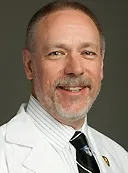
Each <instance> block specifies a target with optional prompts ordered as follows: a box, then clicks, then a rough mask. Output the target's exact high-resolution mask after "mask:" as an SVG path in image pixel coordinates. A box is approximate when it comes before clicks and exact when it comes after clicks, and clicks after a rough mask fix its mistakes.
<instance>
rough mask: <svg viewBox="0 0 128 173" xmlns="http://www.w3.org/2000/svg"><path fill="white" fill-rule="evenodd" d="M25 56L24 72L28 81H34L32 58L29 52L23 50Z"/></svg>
mask: <svg viewBox="0 0 128 173" xmlns="http://www.w3.org/2000/svg"><path fill="white" fill-rule="evenodd" d="M22 56H23V64H24V70H25V74H26V77H27V78H28V80H32V79H33V70H32V56H31V53H30V51H29V50H27V49H23V51H22Z"/></svg>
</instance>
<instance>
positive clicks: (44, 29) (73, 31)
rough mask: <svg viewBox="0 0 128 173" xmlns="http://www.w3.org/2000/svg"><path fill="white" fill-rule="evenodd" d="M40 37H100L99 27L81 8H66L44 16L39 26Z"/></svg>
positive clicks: (38, 33)
mask: <svg viewBox="0 0 128 173" xmlns="http://www.w3.org/2000/svg"><path fill="white" fill-rule="evenodd" d="M37 35H38V37H39V39H41V38H42V39H44V38H45V39H47V41H48V40H49V39H50V38H54V39H57V38H60V37H61V39H62V37H63V38H64V37H65V39H66V40H67V39H68V38H69V39H70V38H72V39H73V38H79V37H81V38H82V37H84V38H85V37H86V38H90V39H92V38H93V39H94V38H95V39H99V32H98V29H97V27H96V25H95V23H94V22H93V20H92V19H91V18H90V17H89V16H88V15H86V14H85V13H83V12H81V11H79V10H73V9H65V10H60V11H56V12H54V13H50V14H49V15H48V16H46V17H44V18H42V19H41V20H40V21H39V23H38V27H37Z"/></svg>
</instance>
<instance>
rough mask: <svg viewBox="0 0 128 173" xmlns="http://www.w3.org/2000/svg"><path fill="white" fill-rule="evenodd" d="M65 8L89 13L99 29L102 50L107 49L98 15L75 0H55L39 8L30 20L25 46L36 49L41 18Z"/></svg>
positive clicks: (31, 49) (32, 49)
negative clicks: (37, 31)
mask: <svg viewBox="0 0 128 173" xmlns="http://www.w3.org/2000/svg"><path fill="white" fill-rule="evenodd" d="M64 9H74V10H78V11H81V12H83V13H85V14H86V15H88V16H89V17H90V18H91V19H92V21H93V22H94V24H95V25H96V27H97V29H98V31H99V35H100V44H101V46H100V47H101V48H100V49H101V52H102V51H103V50H105V38H104V34H103V31H102V28H101V26H100V24H99V21H98V19H97V17H96V16H95V14H94V13H92V11H91V10H90V9H89V8H88V7H87V6H85V5H84V4H81V3H79V2H77V1H74V0H57V1H53V2H51V3H49V4H47V5H45V6H43V7H42V8H41V9H39V10H38V11H37V12H36V13H35V14H34V15H33V17H32V18H31V20H30V21H29V24H28V27H27V31H26V41H25V48H27V49H29V50H30V51H34V47H35V46H36V27H37V26H38V23H39V21H40V20H41V19H42V18H43V17H46V16H47V15H49V14H51V13H53V12H56V11H59V10H64Z"/></svg>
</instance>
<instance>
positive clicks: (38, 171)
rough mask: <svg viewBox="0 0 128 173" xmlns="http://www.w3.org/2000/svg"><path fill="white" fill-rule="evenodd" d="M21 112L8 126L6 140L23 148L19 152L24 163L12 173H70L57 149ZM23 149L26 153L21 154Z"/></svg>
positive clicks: (22, 111) (22, 110)
mask: <svg viewBox="0 0 128 173" xmlns="http://www.w3.org/2000/svg"><path fill="white" fill-rule="evenodd" d="M20 110H21V111H20V113H19V114H18V115H17V116H16V117H15V118H13V119H12V120H11V121H10V122H9V123H8V124H7V134H6V140H7V141H8V142H10V143H14V144H16V145H18V146H21V147H19V149H18V152H19V155H21V156H20V160H22V161H21V162H22V163H19V165H18V166H16V167H15V169H14V170H13V171H12V172H13V173H17V172H18V173H23V172H24V171H23V170H26V169H27V170H28V171H27V173H28V172H29V173H30V172H34V173H42V172H47V173H51V172H55V173H60V172H61V173H65V172H66V173H69V170H68V168H66V167H65V165H64V163H63V162H62V161H61V158H60V156H59V155H58V154H57V152H56V151H55V149H54V148H53V147H52V146H51V145H50V144H49V143H48V142H47V141H46V140H45V138H43V137H42V134H41V133H40V131H39V132H38V130H37V129H35V126H34V125H33V123H32V122H31V120H30V119H29V117H28V115H27V114H26V113H25V111H24V109H23V108H21V109H20ZM23 148H24V151H25V152H24V154H20V152H21V153H22V152H23ZM12 163H13V161H12ZM13 164H14V163H13ZM21 167H23V168H21ZM25 173H26V171H25Z"/></svg>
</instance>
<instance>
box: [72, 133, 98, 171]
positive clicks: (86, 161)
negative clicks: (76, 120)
mask: <svg viewBox="0 0 128 173" xmlns="http://www.w3.org/2000/svg"><path fill="white" fill-rule="evenodd" d="M70 143H71V144H72V145H73V146H74V147H75V148H76V161H77V166H78V170H79V173H100V170H99V167H98V165H97V163H96V160H95V158H94V156H93V155H92V152H91V150H90V149H89V147H88V144H87V140H86V137H85V135H84V134H83V133H82V132H80V131H76V132H75V134H74V136H73V137H72V138H71V139H70Z"/></svg>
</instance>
